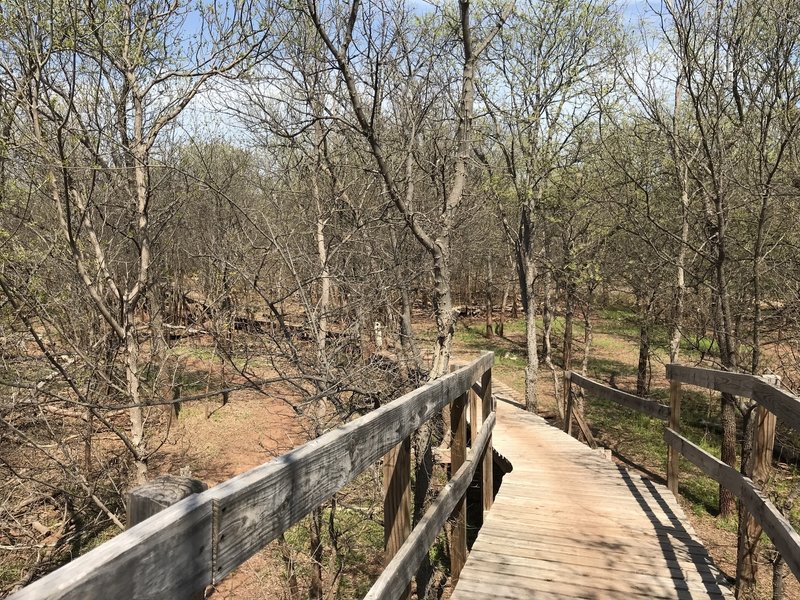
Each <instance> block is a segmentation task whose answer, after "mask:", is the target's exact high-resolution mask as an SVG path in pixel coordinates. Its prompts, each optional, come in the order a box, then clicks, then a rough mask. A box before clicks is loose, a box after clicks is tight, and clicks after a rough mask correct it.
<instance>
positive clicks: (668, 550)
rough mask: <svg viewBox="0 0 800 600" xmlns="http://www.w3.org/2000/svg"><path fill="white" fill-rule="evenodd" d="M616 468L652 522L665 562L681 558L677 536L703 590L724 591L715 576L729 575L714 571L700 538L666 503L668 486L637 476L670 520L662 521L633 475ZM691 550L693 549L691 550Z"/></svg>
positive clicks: (679, 591)
mask: <svg viewBox="0 0 800 600" xmlns="http://www.w3.org/2000/svg"><path fill="white" fill-rule="evenodd" d="M617 468H618V470H619V472H620V475H621V477H622V480H623V481H624V482H625V485H626V486H627V487H628V489H629V490H630V492H631V495H632V496H633V497H634V499H635V500H636V502H637V503H638V504H639V506H640V507H641V509H642V512H643V513H644V514H645V515H646V516H647V518H648V519H649V520H650V522H651V524H652V525H653V529H654V530H655V532H656V538H657V539H658V544H659V546H660V548H661V552H662V554H663V556H664V560H665V561H666V562H674V563H676V564H677V563H679V562H680V558H679V556H678V552H677V551H676V545H675V543H674V541H673V540H676V539H677V540H680V546H682V547H683V548H685V549H686V550H687V551H688V552H687V555H688V557H689V560H690V561H691V562H692V564H693V565H694V566H695V568H696V570H697V572H698V573H699V574H700V578H701V581H702V583H703V586H704V587H705V589H706V591H707V592H708V593H709V594H714V595H720V594H723V593H725V591H728V590H727V588H726V589H723V588H722V587H721V586H720V585H719V581H718V577H725V578H726V579H728V580H729V578H727V576H726V575H724V574H723V573H722V572H721V571H716V567H715V566H714V564H713V563H712V562H711V559H710V557H709V556H708V554H707V552H706V550H705V547H704V546H703V545H702V544H701V543H700V542H697V541H695V540H694V537H693V536H692V534H691V533H690V532H689V531H688V530H687V529H686V528H685V527H684V525H683V523H682V522H681V520H680V519H679V518H678V516H677V515H676V514H675V513H674V512H673V511H672V508H671V507H670V505H669V503H668V502H667V501H666V500H665V499H664V497H663V495H662V494H663V493H669V492H668V491H667V489H666V488H663V489H661V488H659V487H657V486H656V485H655V484H654V483H653V482H652V481H650V480H649V479H645V478H641V479H640V480H641V481H642V483H643V484H644V485H645V487H647V489H648V491H649V492H650V496H651V497H652V499H653V500H654V501H655V502H656V504H658V507H659V508H660V509H661V511H662V512H663V513H664V515H665V516H666V518H667V519H668V520H669V523H663V522H662V520H661V518H660V517H659V516H658V515H656V513H655V512H654V510H653V507H652V506H651V505H650V504H649V503H648V501H647V499H646V498H645V496H644V494H643V493H642V491H641V490H640V489H639V488H638V487H637V486H636V484H635V483H634V482H633V478H632V477H631V474H630V473H629V472H628V470H627V469H625V468H623V467H617ZM681 538H683V539H681ZM692 550H695V551H694V552H692ZM676 581H678V580H676ZM675 591H676V592H677V593H678V595H679V597H682V596H681V594H683V593H684V592H685V590H681V589H678V588H677V587H676V590H675ZM686 597H687V598H690V597H691V594H689V593H688V592H687V595H686Z"/></svg>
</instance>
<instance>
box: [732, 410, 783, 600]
mask: <svg viewBox="0 0 800 600" xmlns="http://www.w3.org/2000/svg"><path fill="white" fill-rule="evenodd" d="M751 418H752V419H753V449H752V457H751V461H750V465H748V473H747V474H748V476H749V477H750V479H752V480H753V482H754V483H755V484H756V485H757V486H758V487H759V488H762V489H763V487H764V485H765V484H766V483H767V481H768V480H769V472H770V467H771V466H772V452H773V450H774V447H775V426H776V424H777V423H776V422H777V419H776V418H775V415H773V414H772V413H771V412H769V411H768V410H767V409H766V408H765V407H763V406H756V407H755V410H754V411H753V412H752V414H751ZM739 519H740V522H739V535H738V548H737V556H736V580H737V583H736V584H737V588H738V589H739V592H740V595H743V596H746V595H748V593H743V592H744V590H749V593H752V591H753V590H754V589H755V585H756V577H757V573H758V570H759V569H758V567H759V565H758V556H759V553H760V552H759V544H758V542H759V539H760V538H761V533H762V531H763V529H762V527H761V525H760V524H759V523H758V521H757V520H756V519H755V518H754V517H753V515H751V514H750V512H749V511H748V510H746V509H744V510H742V511H741V513H740V515H739Z"/></svg>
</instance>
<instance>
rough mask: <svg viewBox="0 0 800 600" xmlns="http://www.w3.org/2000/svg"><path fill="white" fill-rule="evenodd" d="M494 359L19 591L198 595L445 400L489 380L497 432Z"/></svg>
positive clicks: (81, 597) (24, 595)
mask: <svg viewBox="0 0 800 600" xmlns="http://www.w3.org/2000/svg"><path fill="white" fill-rule="evenodd" d="M493 360H494V355H493V354H492V353H487V354H484V355H483V356H481V357H480V358H478V359H476V360H474V361H473V362H471V363H470V364H468V365H466V366H465V367H463V368H461V369H459V370H457V371H455V372H453V373H450V374H448V375H445V376H443V377H441V378H439V379H437V380H435V381H433V382H431V383H428V384H426V385H424V386H422V387H420V388H418V389H416V390H414V391H412V392H410V393H408V394H405V395H404V396H402V397H400V398H398V399H397V400H394V401H393V402H390V403H388V404H386V405H384V406H382V407H380V408H378V409H376V410H374V411H372V412H370V413H368V414H367V415H364V416H363V417H361V418H359V419H356V420H355V421H352V422H350V423H347V424H346V425H343V426H342V427H339V428H337V429H335V430H332V431H330V432H328V433H326V434H324V435H323V436H321V437H319V438H317V439H315V440H312V441H310V442H308V443H306V444H303V445H302V446H300V447H298V448H296V449H294V450H292V451H291V452H289V453H287V454H284V455H283V456H280V457H278V458H276V459H274V460H272V461H270V462H268V463H265V464H263V465H261V466H258V467H256V468H254V469H251V470H250V471H247V472H245V473H242V474H241V475H238V476H237V477H234V478H232V479H229V480H228V481H225V482H223V483H221V484H220V485H218V486H216V487H213V488H211V489H209V490H208V491H205V492H203V493H200V494H194V495H192V496H190V497H188V498H186V499H184V500H181V501H180V502H178V503H177V504H175V505H173V506H171V507H169V508H167V509H165V510H164V511H162V512H160V513H158V514H156V515H155V516H153V517H151V518H149V519H146V520H145V521H143V522H142V523H140V524H139V525H137V526H135V527H133V528H131V529H129V530H127V531H125V532H123V533H121V534H120V535H118V536H117V537H115V538H114V539H112V540H110V541H108V542H106V543H105V544H103V545H101V546H99V547H98V548H96V549H94V550H92V551H91V552H89V553H87V554H85V555H84V556H81V557H79V558H77V559H76V560H74V561H72V562H71V563H69V564H67V565H65V566H64V567H62V568H61V569H58V570H56V571H54V572H53V573H50V574H49V575H47V576H45V577H43V578H42V579H40V580H38V581H36V582H34V583H33V584H31V585H29V586H27V587H25V588H24V589H22V590H21V591H19V592H17V593H16V594H14V595H13V596H12V597H11V598H13V600H31V599H37V600H45V599H47V600H49V599H53V600H55V599H56V598H59V599H62V600H91V599H95V598H96V599H98V600H99V599H105V598H175V599H180V598H186V599H189V598H193V597H195V596H196V595H197V594H198V593H202V591H203V590H204V589H205V588H206V587H207V586H208V585H212V584H215V583H217V582H219V581H220V580H221V579H222V578H224V577H225V576H226V575H227V574H229V573H230V572H231V571H232V570H233V569H235V568H236V567H237V566H239V565H240V564H242V563H243V562H244V561H245V560H247V559H248V558H249V557H250V556H252V555H253V554H254V553H255V552H257V551H258V550H260V549H261V548H263V547H264V546H265V545H267V544H268V543H269V542H271V541H273V540H274V539H276V538H277V537H278V536H279V535H280V534H281V533H283V532H284V531H286V530H287V529H288V528H289V527H290V526H291V525H293V524H294V523H296V522H297V521H299V520H300V519H301V518H302V517H304V516H305V515H307V514H308V513H310V512H311V511H312V510H313V509H314V508H316V507H317V506H320V505H321V504H322V503H323V502H325V501H326V500H327V499H329V498H330V497H331V496H332V495H333V494H335V493H336V492H337V491H339V490H340V489H341V488H342V487H343V486H344V485H345V484H347V483H348V482H350V481H352V480H353V479H354V478H355V477H357V476H358V475H359V474H360V473H362V472H363V471H364V470H365V469H367V468H368V467H369V466H370V465H373V464H375V463H376V462H378V461H379V460H380V459H381V458H382V457H383V456H384V455H386V454H388V453H390V452H391V451H393V449H395V448H396V447H397V446H402V445H404V444H406V440H407V439H408V438H409V436H410V435H411V434H412V433H413V432H414V431H416V430H417V429H418V428H419V427H420V426H421V425H422V424H423V423H425V422H426V421H428V420H429V419H430V418H431V417H433V416H434V415H436V414H438V413H439V412H440V411H441V410H442V408H443V407H444V406H445V405H447V404H449V403H450V402H452V401H453V400H455V399H457V398H460V397H464V396H466V394H467V393H468V392H469V390H470V389H471V388H472V386H473V384H474V383H475V382H476V381H479V380H480V381H481V386H480V387H481V391H482V392H483V394H484V411H486V410H487V404H488V406H489V413H485V414H486V415H487V416H486V418H485V419H484V422H485V424H486V427H484V428H482V430H481V435H482V436H485V439H487V440H488V439H490V437H491V426H492V424H493V423H494V420H493V418H492V416H491V414H490V413H491V411H493V407H491V366H492V363H493ZM487 395H488V401H487ZM481 439H484V437H482V438H481ZM486 447H487V448H489V447H490V442H488V441H487V442H486ZM475 449H476V450H477V449H478V446H477V445H476V446H475ZM484 454H485V452H484ZM489 455H491V452H490V451H489ZM477 456H478V453H477V452H476V453H475V454H473V455H470V457H469V458H468V459H467V462H466V463H465V465H466V471H465V470H464V468H463V467H462V466H461V465H459V466H458V470H456V465H453V471H454V473H455V475H456V477H454V479H453V481H452V482H451V483H452V485H451V486H450V488H449V490H448V491H449V492H450V493H449V495H448V496H447V497H446V498H445V500H441V501H440V502H439V506H440V507H441V506H444V507H447V506H448V505H447V504H444V503H445V501H449V500H448V498H453V497H457V496H458V494H457V492H458V490H459V489H460V488H459V486H460V485H461V483H462V479H459V477H460V476H461V474H462V473H465V472H468V471H470V470H471V469H473V465H474V464H476V463H477V462H478V461H477V458H476V457H477ZM489 458H491V456H490V457H489ZM473 472H474V469H473ZM490 493H491V491H490ZM439 510H444V508H440V509H439ZM419 536H422V534H419Z"/></svg>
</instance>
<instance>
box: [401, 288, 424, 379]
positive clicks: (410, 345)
mask: <svg viewBox="0 0 800 600" xmlns="http://www.w3.org/2000/svg"><path fill="white" fill-rule="evenodd" d="M400 306H401V314H400V347H401V348H402V349H403V356H404V357H405V360H406V361H409V362H410V363H411V365H412V366H413V368H414V370H415V371H416V372H419V370H420V368H421V367H422V360H421V359H420V356H419V352H418V351H417V345H416V343H415V342H414V330H413V329H412V326H411V294H409V292H408V287H406V286H405V285H401V286H400Z"/></svg>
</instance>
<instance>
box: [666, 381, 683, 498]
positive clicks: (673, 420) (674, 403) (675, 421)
mask: <svg viewBox="0 0 800 600" xmlns="http://www.w3.org/2000/svg"><path fill="white" fill-rule="evenodd" d="M669 376H670V373H669V366H667V377H669ZM680 427H681V382H680V381H676V380H673V379H670V382H669V428H670V429H672V430H673V431H675V432H676V433H680ZM679 460H680V452H678V450H676V449H675V448H673V447H672V446H668V447H667V487H669V489H670V491H671V492H672V493H673V494H675V495H676V496H677V495H678V474H679V470H680V466H679V465H680V463H679Z"/></svg>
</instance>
